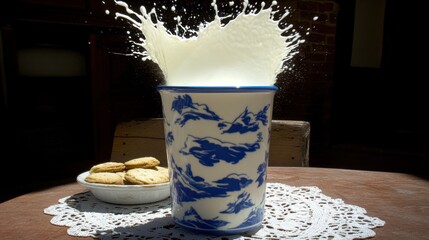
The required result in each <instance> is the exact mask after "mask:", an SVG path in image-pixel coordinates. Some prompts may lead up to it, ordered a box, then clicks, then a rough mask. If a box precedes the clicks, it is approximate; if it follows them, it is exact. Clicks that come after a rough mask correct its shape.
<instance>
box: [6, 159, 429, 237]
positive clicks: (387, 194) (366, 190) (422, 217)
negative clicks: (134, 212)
mask: <svg viewBox="0 0 429 240" xmlns="http://www.w3.org/2000/svg"><path fill="white" fill-rule="evenodd" d="M268 181H269V182H280V183H285V184H288V185H291V186H317V187H319V188H320V189H321V190H322V193H323V194H325V195H327V196H329V197H332V198H341V199H343V200H344V202H345V203H346V204H352V205H357V206H360V207H363V208H365V209H366V210H367V215H368V216H372V217H378V218H380V219H382V220H384V221H385V222H386V223H385V226H384V227H381V228H376V229H374V230H375V232H376V236H375V239H429V217H428V216H429V181H428V180H426V179H423V178H419V177H417V176H413V175H409V174H402V173H390V172H372V171H357V170H345V169H332V168H311V167H270V168H269V169H268ZM83 191H86V189H85V188H84V187H82V186H80V185H78V184H77V183H71V184H66V185H61V186H56V187H53V188H49V189H45V190H43V191H38V192H32V193H28V194H25V195H22V196H19V197H17V198H14V199H11V200H9V201H6V202H3V203H1V204H0V236H1V238H2V239H81V238H78V237H71V236H68V235H67V227H61V226H55V225H52V224H51V223H50V220H51V218H52V216H50V215H46V214H44V213H43V210H44V209H45V208H46V207H49V206H51V205H53V204H56V203H57V202H58V199H60V198H63V197H66V196H69V195H73V194H75V193H79V192H83ZM82 239H88V238H82Z"/></svg>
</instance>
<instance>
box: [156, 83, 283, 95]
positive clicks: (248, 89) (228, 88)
mask: <svg viewBox="0 0 429 240" xmlns="http://www.w3.org/2000/svg"><path fill="white" fill-rule="evenodd" d="M157 90H158V91H173V92H205V93H207V92H267V91H268V92H271V91H277V90H278V87H276V86H170V85H159V86H158V87H157Z"/></svg>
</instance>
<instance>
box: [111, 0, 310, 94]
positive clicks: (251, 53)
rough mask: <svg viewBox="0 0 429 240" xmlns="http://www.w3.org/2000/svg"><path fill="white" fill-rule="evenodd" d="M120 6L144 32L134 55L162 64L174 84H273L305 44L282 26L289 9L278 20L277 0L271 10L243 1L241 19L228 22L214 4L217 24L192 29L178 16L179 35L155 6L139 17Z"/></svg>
mask: <svg viewBox="0 0 429 240" xmlns="http://www.w3.org/2000/svg"><path fill="white" fill-rule="evenodd" d="M115 3H116V4H118V5H120V6H122V7H124V9H125V10H126V12H127V14H124V13H116V15H115V16H116V18H122V19H126V20H127V21H129V23H131V24H132V26H133V27H134V28H136V29H138V31H140V32H141V34H142V37H140V38H139V40H138V41H132V44H133V45H134V46H137V47H140V50H134V51H133V52H132V54H133V55H139V56H141V58H142V60H152V61H153V62H155V63H156V64H158V66H159V67H160V69H161V70H162V72H163V74H164V77H165V84H166V85H170V86H267V85H274V84H275V83H276V78H277V75H278V74H279V73H280V72H281V71H283V70H284V69H285V68H286V62H287V61H288V60H290V59H291V58H292V57H293V55H294V54H296V53H297V51H296V49H297V47H298V46H299V44H300V43H302V42H303V41H304V40H302V39H301V36H300V34H299V33H298V32H296V31H295V30H294V29H293V26H292V25H291V24H286V26H284V27H280V22H281V21H282V20H283V19H284V18H285V17H286V16H287V15H288V14H289V11H287V10H286V11H285V13H284V14H282V16H280V17H279V18H278V19H274V16H275V14H276V13H277V11H276V10H274V8H273V7H274V6H276V5H277V2H276V1H273V2H272V3H271V5H270V6H269V7H266V6H265V3H264V2H262V3H261V4H260V7H255V6H252V5H250V4H249V2H248V0H243V2H242V8H241V10H240V11H239V12H238V13H237V15H236V17H235V18H233V19H232V20H230V21H228V22H227V23H223V22H225V19H227V18H231V15H227V16H222V17H221V16H219V10H218V5H217V3H216V0H213V2H212V4H211V6H212V8H213V10H214V12H215V14H214V19H213V20H212V21H210V22H203V23H200V24H199V25H198V29H191V28H190V27H189V26H183V25H182V21H181V19H182V18H183V17H184V16H176V17H175V18H174V19H175V20H176V21H177V25H176V32H175V33H172V32H171V31H169V30H167V28H166V27H165V25H164V22H162V21H160V19H159V17H158V13H157V10H156V9H155V7H154V8H152V9H151V10H150V11H148V10H147V9H146V7H145V6H141V7H140V9H139V10H140V13H138V12H136V11H134V10H132V9H131V8H130V7H129V6H128V4H127V3H125V2H123V1H118V0H115ZM234 5H235V4H234V1H230V2H229V6H230V7H233V6H234ZM162 7H164V6H162ZM234 7H235V6H234ZM164 8H165V7H164ZM173 8H174V6H173V7H172V9H171V10H172V11H175V9H173ZM185 12H186V11H185ZM191 17H192V16H191ZM134 49H136V48H134Z"/></svg>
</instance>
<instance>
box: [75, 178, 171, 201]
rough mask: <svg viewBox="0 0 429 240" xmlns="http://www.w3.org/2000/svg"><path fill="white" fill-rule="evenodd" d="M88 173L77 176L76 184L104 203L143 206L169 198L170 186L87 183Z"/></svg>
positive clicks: (163, 184)
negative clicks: (85, 188)
mask: <svg viewBox="0 0 429 240" xmlns="http://www.w3.org/2000/svg"><path fill="white" fill-rule="evenodd" d="M88 175H89V172H83V173H81V174H79V176H77V179H76V180H77V182H78V183H79V184H81V185H82V186H85V187H87V188H88V189H89V190H90V191H91V192H92V194H94V196H95V197H96V198H97V199H99V200H101V201H104V202H108V203H115V204H144V203H152V202H157V201H161V200H163V199H166V198H168V197H169V196H170V184H169V183H168V182H167V183H160V184H148V185H114V184H101V183H89V182H86V181H85V178H86V177H87V176H88Z"/></svg>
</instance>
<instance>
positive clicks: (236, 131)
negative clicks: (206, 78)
mask: <svg viewBox="0 0 429 240" xmlns="http://www.w3.org/2000/svg"><path fill="white" fill-rule="evenodd" d="M163 90H165V89H161V90H160V93H161V97H163V99H162V101H163V114H164V119H165V124H164V127H165V132H166V146H167V156H168V161H169V168H170V180H171V181H170V182H171V199H172V211H173V219H174V221H175V222H176V223H177V224H179V225H180V226H182V227H185V228H188V229H191V230H196V231H203V232H208V233H221V234H233V233H238V232H243V231H248V230H252V229H254V228H255V227H257V226H259V225H260V224H261V223H262V220H263V214H264V202H265V201H264V199H265V180H266V170H267V166H268V147H267V145H268V143H269V135H270V121H271V113H272V109H271V106H272V95H273V94H272V95H271V97H267V98H266V103H265V104H262V105H261V103H258V106H259V107H258V108H255V107H254V106H249V105H244V104H243V105H242V106H241V105H240V106H241V107H240V108H241V109H239V108H237V110H235V112H236V114H235V115H231V113H229V115H228V114H226V113H225V112H224V108H226V107H227V106H221V107H223V108H220V106H219V104H218V103H217V100H216V99H214V100H213V99H212V100H211V101H207V102H201V99H204V97H203V98H201V97H200V98H198V97H197V98H198V99H199V100H195V99H194V96H197V95H193V93H194V92H192V93H189V94H188V93H182V92H180V91H175V90H168V89H167V91H164V92H163ZM270 92H273V90H272V89H271V90H270ZM208 94H210V93H208ZM200 96H201V95H200ZM228 96H231V95H228ZM264 99H265V98H264ZM234 104H235V103H234ZM250 109H252V110H250ZM168 123H170V124H168ZM249 161H250V162H249ZM243 164H244V165H243Z"/></svg>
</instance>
